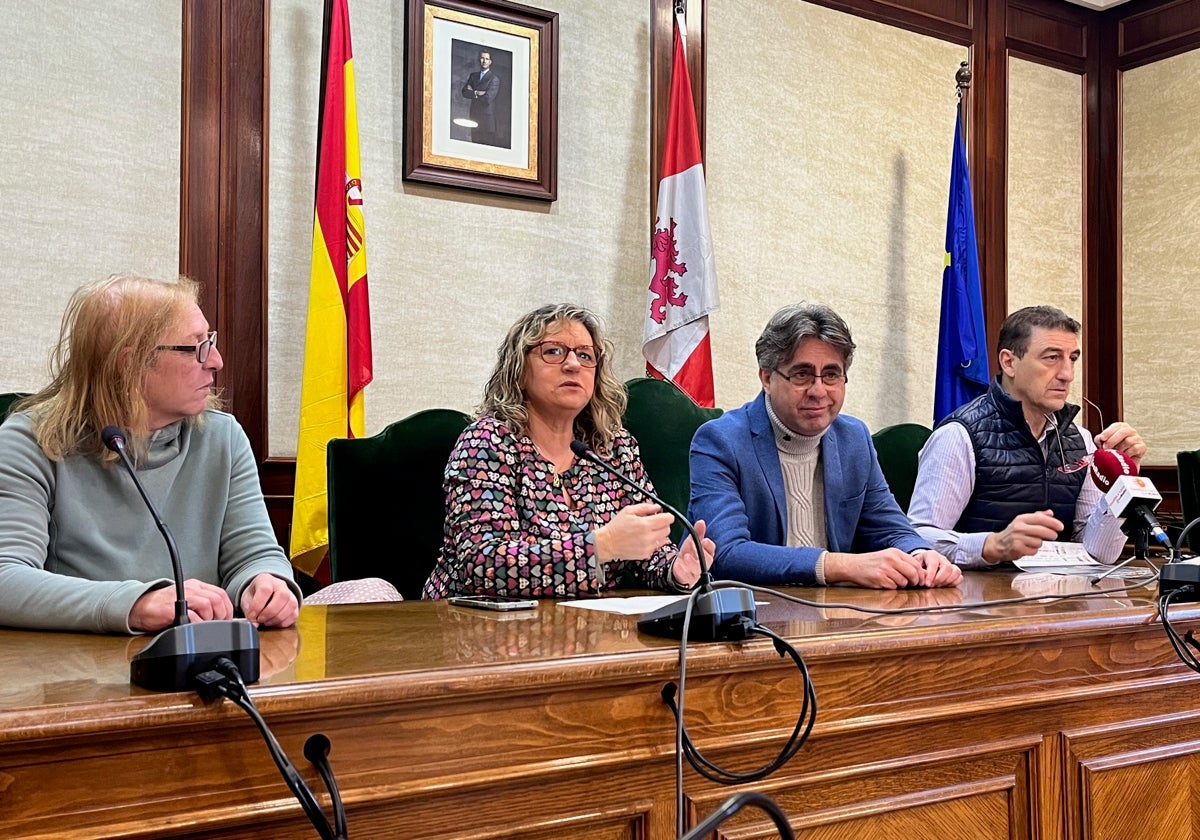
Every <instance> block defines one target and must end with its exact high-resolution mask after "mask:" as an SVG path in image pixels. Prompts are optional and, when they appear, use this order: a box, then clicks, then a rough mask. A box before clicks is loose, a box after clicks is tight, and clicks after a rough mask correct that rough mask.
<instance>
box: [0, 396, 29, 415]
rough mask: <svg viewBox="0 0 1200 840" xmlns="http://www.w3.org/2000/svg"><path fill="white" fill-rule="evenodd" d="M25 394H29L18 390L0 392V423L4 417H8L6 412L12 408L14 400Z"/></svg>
mask: <svg viewBox="0 0 1200 840" xmlns="http://www.w3.org/2000/svg"><path fill="white" fill-rule="evenodd" d="M27 396H29V395H28V394H23V393H21V392H19V391H13V392H12V393H8V394H0V423H3V422H4V420H5V418H7V417H8V413H9V411H11V410H12V407H13V405H14V404H15V403H16V401H17V400H19V399H21V398H22V397H27Z"/></svg>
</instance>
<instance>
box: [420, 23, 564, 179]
mask: <svg viewBox="0 0 1200 840" xmlns="http://www.w3.org/2000/svg"><path fill="white" fill-rule="evenodd" d="M407 2H408V6H407V20H406V27H407V32H406V38H405V61H404V72H405V102H404V109H403V110H404V172H403V177H404V180H406V181H416V182H424V183H429V184H440V185H444V186H451V187H461V188H465V189H471V190H482V191H484V192H491V193H500V194H503V195H510V196H518V197H523V198H532V199H538V200H541V201H554V200H555V199H556V198H557V197H558V13H557V12H548V11H543V10H540V9H534V8H532V7H529V6H521V5H518V4H516V3H509V2H505V0H407ZM485 63H486V64H487V65H488V66H487V67H484V64H485Z"/></svg>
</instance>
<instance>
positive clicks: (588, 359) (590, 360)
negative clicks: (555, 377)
mask: <svg viewBox="0 0 1200 840" xmlns="http://www.w3.org/2000/svg"><path fill="white" fill-rule="evenodd" d="M529 349H530V350H536V351H538V355H539V356H541V357H542V361H543V362H545V363H546V364H548V365H561V364H562V363H563V362H565V361H566V360H567V354H569V353H574V354H575V358H576V359H578V360H579V364H580V366H581V367H585V368H594V367H595V366H596V365H598V364H600V351H599V350H597V349H596V348H595V347H594V346H592V345H591V344H580V345H579V346H578V347H568V346H567V345H565V344H563V343H562V342H561V341H539V342H538V343H537V344H534V345H533V346H531V347H530V348H529Z"/></svg>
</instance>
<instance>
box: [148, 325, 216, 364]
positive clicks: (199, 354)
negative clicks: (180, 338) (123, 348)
mask: <svg viewBox="0 0 1200 840" xmlns="http://www.w3.org/2000/svg"><path fill="white" fill-rule="evenodd" d="M216 346H217V331H216V330H213V331H212V332H210V333H209V334H208V338H203V339H201V340H200V341H197V342H196V343H195V344H160V345H158V347H156V348H154V349H155V350H173V351H174V352H176V353H195V354H196V361H197V362H199V363H200V364H204V363H205V362H207V361H208V356H209V354H210V353H211V352H212V349H213V348H214V347H216Z"/></svg>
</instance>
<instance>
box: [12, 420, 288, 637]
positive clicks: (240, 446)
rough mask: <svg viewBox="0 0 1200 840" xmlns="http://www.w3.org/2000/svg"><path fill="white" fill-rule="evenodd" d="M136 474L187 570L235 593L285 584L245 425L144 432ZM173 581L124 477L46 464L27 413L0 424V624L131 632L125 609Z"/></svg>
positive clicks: (284, 566)
mask: <svg viewBox="0 0 1200 840" xmlns="http://www.w3.org/2000/svg"><path fill="white" fill-rule="evenodd" d="M137 469H138V476H139V477H140V478H141V480H142V482H143V483H144V484H145V485H146V491H147V493H149V495H150V498H151V499H153V500H154V503H155V505H156V506H157V507H158V509H159V512H160V513H161V514H162V517H163V520H164V521H165V522H166V523H167V527H168V528H169V529H170V530H171V533H172V534H173V535H174V537H175V542H176V543H177V544H178V547H179V555H180V560H181V563H182V565H183V573H184V577H185V578H196V579H198V580H203V581H205V582H208V583H212V584H216V585H219V586H221V587H222V588H224V589H225V591H226V592H227V593H228V594H229V597H230V599H231V600H232V601H233V603H234V606H235V607H236V606H237V605H238V601H239V598H240V596H241V592H242V589H243V588H245V586H246V585H247V584H248V583H250V581H251V580H252V579H253V578H254V577H255V576H256V575H259V574H262V573H263V572H267V573H270V574H274V575H277V576H278V577H280V578H282V579H284V580H286V581H288V583H289V585H290V586H291V587H292V590H293V592H295V594H296V597H297V598H299V597H300V590H299V587H297V586H296V584H295V583H294V581H293V579H292V572H291V565H290V564H289V563H288V561H287V558H286V556H285V555H284V553H283V549H282V548H281V547H280V546H279V543H278V542H277V541H276V540H275V535H274V533H273V531H272V530H271V523H270V520H269V518H268V517H267V508H266V504H265V502H264V501H263V495H262V489H261V487H260V486H259V483H258V471H257V469H256V468H255V464H254V456H253V454H252V452H251V450H250V442H249V441H248V440H247V438H246V434H245V432H243V431H242V428H241V426H239V425H238V423H237V421H236V420H235V419H234V418H233V416H232V415H229V414H226V413H224V412H220V411H206V412H205V413H204V422H203V423H202V424H201V425H199V426H194V425H190V424H188V423H187V422H185V421H179V422H177V423H173V424H172V425H170V426H167V427H166V428H163V429H159V430H158V431H157V432H155V433H154V435H153V437H152V439H151V444H150V451H149V453H148V454H147V456H146V458H145V459H144V463H139V464H138V465H137ZM170 583H171V559H170V554H169V553H168V552H167V547H166V543H165V542H164V540H163V538H162V535H161V534H159V532H158V529H157V527H156V526H155V524H154V519H153V517H152V516H151V515H150V512H149V511H148V510H147V509H146V505H145V503H144V502H143V501H142V499H141V497H140V496H139V495H138V491H137V488H136V487H134V485H133V481H132V479H131V478H130V476H129V474H128V473H127V472H126V471H125V469H124V468H122V467H121V466H120V465H119V464H114V465H113V466H111V467H110V468H108V469H105V468H104V466H103V465H101V463H100V461H99V460H98V459H97V458H94V457H88V456H83V455H74V456H70V457H67V458H64V459H62V460H61V461H58V462H55V461H51V460H50V459H49V458H47V457H46V455H45V454H44V453H43V452H42V450H41V448H40V447H39V446H38V444H37V441H36V440H35V438H34V436H33V429H32V426H31V422H30V418H29V416H28V415H27V414H25V413H18V414H14V415H12V416H11V417H10V418H9V419H8V420H7V421H6V422H4V424H3V425H0V624H2V625H6V626H9V627H27V628H34V629H47V630H81V631H91V632H100V633H112V632H118V633H129V632H132V630H131V628H130V627H129V611H130V609H131V608H132V607H133V604H134V602H135V601H136V600H137V599H138V598H139V597H141V596H142V594H144V593H145V592H148V591H150V590H151V589H155V588H157V587H160V586H165V585H170Z"/></svg>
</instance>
